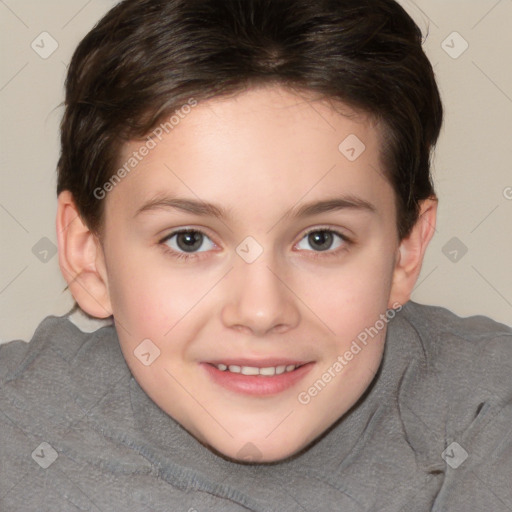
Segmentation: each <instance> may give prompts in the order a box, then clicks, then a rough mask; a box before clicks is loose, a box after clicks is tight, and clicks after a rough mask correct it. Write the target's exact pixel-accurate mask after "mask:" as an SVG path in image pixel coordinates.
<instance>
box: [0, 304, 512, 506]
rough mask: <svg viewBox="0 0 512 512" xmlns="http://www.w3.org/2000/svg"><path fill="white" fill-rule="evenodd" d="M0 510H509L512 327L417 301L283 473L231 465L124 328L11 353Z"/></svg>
mask: <svg viewBox="0 0 512 512" xmlns="http://www.w3.org/2000/svg"><path fill="white" fill-rule="evenodd" d="M0 510H1V511H2V512H11V511H23V512H30V511H47V510H48V511H52V512H58V511H85V510H90V511H96V512H98V511H101V512H107V511H119V512H128V511H177V512H195V511H197V512H207V511H208V512H209V511H222V512H229V511H242V510H253V511H261V512H263V511H279V512H288V511H290V512H291V511H342V512H352V511H354V512H356V511H379V512H399V511H403V512H406V511H407V512H416V511H418V512H419V511H421V512H425V511H439V512H441V511H442V512H471V511H475V512H501V511H503V512H505V511H508V512H510V511H512V329H511V328H510V327H507V326H505V325H502V324H499V323H496V322H494V321H492V320H491V319H489V318H486V317H483V316H475V317H471V318H466V319H463V318H459V317H458V316H456V315H454V314H453V313H451V312H450V311H448V310H446V309H443V308H439V307H432V306H424V305H420V304H417V303H414V302H409V303H407V304H406V305H405V306H404V308H403V309H402V310H401V311H400V312H399V313H398V314H397V315H396V317H395V318H394V319H393V320H392V321H391V322H390V324H389V325H388V332H387V337H386V345H385V351H384V357H383V360H382V363H381V366H380V369H379V372H378V373H377V374H376V376H375V378H374V380H373V382H372V384H371V385H370V387H369V388H368V390H367V391H366V392H365V393H364V395H363V396H362V397H361V399H360V400H359V401H358V402H357V403H356V404H355V405H354V406H353V407H352V409H351V410H350V411H349V412H348V413H346V414H345V415H344V416H343V417H342V418H341V419H340V420H338V422H337V423H336V424H335V425H334V426H333V427H331V428H330V429H329V430H328V431H327V432H325V433H324V434H323V435H322V436H321V437H320V438H319V439H317V440H316V441H315V442H314V443H313V444H312V445H310V446H309V447H308V448H307V449H306V450H303V451H302V452H301V453H300V454H298V455H296V456H294V457H291V458H289V459H287V460H284V461H281V462H277V463H270V464H258V463H254V464H251V463H234V462H232V461H228V460H226V459H224V458H222V457H220V456H218V455H216V454H214V453H213V452H211V451H210V450H209V449H208V448H206V447H205V446H203V445H202V444H201V443H199V442H198V441H197V440H196V439H195V438H194V437H193V436H192V435H190V434H189V433H188V432H187V431H186V430H185V429H183V428H182V427H181V426H180V425H179V424H178V423H177V422H176V421H174V420H173V419H172V418H171V417H169V416H168V415H167V414H166V413H165V412H163V411H162V410H161V409H160V408H159V407H158V406H157V405H156V404H155V403H153V402H152V400H151V399H150V398H149V397H148V396H147V395H146V394H145V392H144V391H143V390H142V389H141V388H140V386H139V385H138V384H137V382H136V381H135V379H134V378H133V377H132V375H131V373H130V371H129V369H128V367H127V365H126V363H125V361H124V359H123V355H122V353H121V350H120V347H119V341H118V338H117V335H116V331H115V328H114V327H113V326H107V327H103V328H101V329H99V330H97V331H96V332H94V333H84V332H82V331H81V330H79V329H78V328H77V327H76V326H75V325H73V324H72V323H71V322H70V321H69V319H68V318H66V317H48V318H46V319H45V320H44V321H43V322H42V323H41V324H40V325H39V327H38V328H37V331H36V332H35V334H34V337H33V338H32V340H31V342H30V343H26V342H23V341H20V340H18V341H13V342H10V343H7V344H5V345H2V346H0Z"/></svg>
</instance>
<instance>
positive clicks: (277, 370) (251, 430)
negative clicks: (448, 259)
mask: <svg viewBox="0 0 512 512" xmlns="http://www.w3.org/2000/svg"><path fill="white" fill-rule="evenodd" d="M344 112H345V113H350V114H352V115H350V116H345V115H341V114H340V113H339V111H337V110H334V109H333V108H332V105H328V104H327V103H324V102H321V101H312V100H310V101H306V98H305V96H299V95H296V94H294V93H292V92H291V91H287V90H286V89H282V88H278V87H262V88H258V89H251V90H249V91H248V92H244V93H241V94H239V95H238V96H235V97H230V98H217V99H213V100H209V101H207V102H204V103H199V104H198V105H197V106H195V107H193V108H191V111H190V112H189V113H188V114H187V115H184V116H183V119H180V122H179V124H177V125H176V126H175V127H174V129H172V131H169V133H168V134H165V132H164V136H162V137H161V140H159V139H158V138H154V140H155V144H156V145H155V147H153V148H152V149H150V150H149V151H148V154H147V155H146V156H144V157H143V158H141V159H140V161H139V162H138V163H137V165H136V167H135V168H134V169H133V170H131V171H130V173H129V174H128V175H127V176H126V177H124V178H123V179H122V180H121V181H120V182H119V183H118V184H116V185H115V186H114V187H113V189H112V190H111V191H110V192H109V193H108V194H107V196H106V198H105V199H104V200H105V201H106V205H105V224H104V228H105V231H104V233H105V235H104V238H103V240H102V250H103V254H104V263H105V270H106V275H107V283H108V294H109V297H110V302H111V307H112V311H113V316H114V320H115V323H116V329H117V332H118V335H119V341H120V344H121V348H122V351H123V354H124V357H125V358H126V361H127V364H128V365H129V367H130V369H131V371H132V373H133V375H134V377H135V378H136V380H137V381H138V383H139V384H140V386H141V387H142V388H143V389H144V390H145V392H146V393H147V394H148V395H149V396H150V397H151V399H152V400H153V401H154V402H155V403H156V404H157V405H158V406H160V408H161V409H163V410H164V411H165V412H166V413H168V414H169V415H170V416H172V417H173V418H174V419H175V420H177V421H178V422H179V423H180V424H181V425H183V427H185V428H186V429H187V430H188V431H189V432H190V433H191V434H192V435H193V436H195V437H196V438H197V439H198V440H199V441H200V442H202V443H203V444H205V445H207V446H208V447H210V448H211V449H212V450H213V451H215V452H217V453H219V454H221V455H223V456H226V457H228V458H232V459H236V460H242V459H250V458H252V459H253V460H258V461H260V462H268V461H276V460H280V459H284V458H286V457H288V456H291V455H293V454H295V453H296V452H298V451H299V450H301V449H302V448H304V447H306V446H307V445H308V444H309V443H311V442H312V441H313V440H314V439H315V438H317V437H318V436H319V435H320V434H321V433H322V432H324V431H325V430H326V429H327V428H328V427H329V426H331V425H332V424H333V423H334V422H335V421H336V420H338V419H339V418H340V417H341V416H342V415H343V414H344V413H345V412H346V411H347V410H348V409H349V408H350V407H351V406H352V405H353V404H354V403H355V402H356V401H357V399H358V398H359V397H360V396H361V395H362V393H363V392H364V390H365V389H366V388H367V387H368V385H369V384H370V382H371V380H372V378H373V377H374V375H375V373H376V371H377V369H378V367H379V364H380V362H381V358H382V353H383V346H384V338H385V333H386V323H387V321H386V319H387V317H386V316H385V313H386V310H387V309H388V308H391V307H395V308H396V304H395V305H394V306H393V294H392V286H391V285H392V278H393V271H394V267H395V263H396V257H397V248H398V246H399V242H398V238H397V231H396V211H395V205H394V193H393V190H392V188H391V186H390V185H389V183H388V182H387V181H386V180H385V179H384V178H383V176H382V174H381V173H382V172H383V170H382V166H381V163H380V160H379V131H378V127H377V126H375V125H374V124H372V123H371V122H370V121H369V120H368V119H367V118H366V117H364V116H363V115H356V114H355V113H354V112H352V111H350V109H348V108H347V107H344ZM347 137H348V139H347ZM356 137H357V138H356ZM344 141H345V142H344ZM362 144H364V147H363V146H362ZM141 145H142V144H141V142H140V141H139V142H131V143H130V144H128V145H127V146H126V147H125V148H124V151H123V155H122V158H121V159H122V160H123V161H126V160H128V159H129V158H130V157H131V156H133V152H134V151H138V150H139V149H140V147H141ZM362 149H364V150H363V151H362V152H361V150H362ZM369 332H371V335H369V334H368V333H369ZM365 338H366V339H365ZM363 340H364V341H363ZM356 347H358V348H356Z"/></svg>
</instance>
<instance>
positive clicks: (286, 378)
mask: <svg viewBox="0 0 512 512" xmlns="http://www.w3.org/2000/svg"><path fill="white" fill-rule="evenodd" d="M220 363H223V364H226V365H228V366H229V365H230V364H235V365H238V366H256V367H258V368H265V367H268V366H280V365H285V364H301V365H302V366H300V367H299V368H296V369H295V370H293V371H291V372H286V373H282V374H281V375H273V376H268V377H267V376H264V375H242V374H241V373H231V372H229V371H221V370H219V369H218V368H217V367H216V366H214V365H215V364H220ZM314 364H315V363H314V362H308V363H301V362H297V361H294V360H292V359H259V360H257V361H255V360H252V361H251V360H249V359H236V360H235V359H224V360H222V361H219V362H214V361H212V362H209V363H200V366H201V367H202V368H204V370H205V371H206V373H207V375H208V376H209V378H210V379H211V380H212V381H213V382H214V383H216V384H218V385H219V386H222V387H223V388H225V389H228V390H230V391H234V392H236V393H240V394H245V395H252V396H269V395H277V394H279V393H282V392H283V391H286V390H287V389H290V388H291V387H293V386H294V385H296V384H297V383H298V382H299V381H301V380H302V379H303V378H304V377H305V376H306V375H307V374H308V373H309V372H310V371H311V369H312V368H313V366H314Z"/></svg>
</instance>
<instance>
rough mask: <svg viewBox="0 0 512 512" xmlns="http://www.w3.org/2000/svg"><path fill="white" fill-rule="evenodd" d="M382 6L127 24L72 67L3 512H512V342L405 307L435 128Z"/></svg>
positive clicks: (0, 403)
mask: <svg viewBox="0 0 512 512" xmlns="http://www.w3.org/2000/svg"><path fill="white" fill-rule="evenodd" d="M421 39H422V38H421V33H420V31H419V29H418V27H417V26H416V25H415V24H414V22H413V21H412V20H411V18H410V17H409V16H408V15H407V14H406V13H405V11H404V10H403V9H402V8H401V7H400V6H399V5H398V4H397V3H395V1H394V0H369V1H366V2H361V1H360V0H338V1H329V0H319V1H317V2H310V1H307V0H287V1H281V0H223V1H220V0H201V1H199V0H151V1H150V0H125V1H124V2H122V3H120V4H119V5H117V6H116V7H114V8H113V9H112V10H111V11H110V12H109V13H108V14H107V15H106V16H105V17H104V18H103V19H102V20H101V21H100V22H99V23H98V24H97V26H96V27H95V28H94V29H93V30H92V31H91V32H90V33H89V34H88V35H87V36H86V37H85V39H84V40H83V41H82V42H81V43H80V45H79V47H78V49H77V50H76V52H75V54H74V56H73V59H72V62H71V64H70V67H69V71H68V77H67V82H66V103H65V106H66V110H65V114H64V118H63V121H62V125H61V133H62V139H61V142H62V146H61V149H62V151H61V157H60V160H59V164H58V194H59V195H58V214H57V233H58V242H59V263H60V267H61V269H62V272H63V275H64V277H65V279H66V280H67V282H68V285H69V289H70V291H71V293H72V294H73V296H74V298H75V300H76V303H77V304H78V306H79V307H80V308H81V310H83V311H84V312H85V313H86V314H88V315H90V316H91V317H95V318H104V319H109V318H110V319H111V320H112V322H113V323H112V325H107V326H105V327H103V328H101V329H99V330H97V331H95V332H93V333H85V332H82V331H81V330H79V329H78V328H77V327H76V326H75V325H74V324H73V323H71V322H70V320H69V318H68V317H66V316H65V317H48V318H46V319H45V320H44V321H43V322H42V323H41V325H40V326H39V327H38V329H37V331H36V333H35V334H34V337H33V339H32V341H31V342H30V343H29V344H25V343H23V342H21V341H14V342H11V343H9V344H6V345H4V346H1V347H0V382H1V391H0V412H1V414H0V424H1V425H0V428H1V430H0V432H1V437H0V455H1V460H2V465H1V470H0V509H1V510H5V511H11V510H13V511H14V510H22V511H32V510H53V511H56V510H94V511H111V510H112V511H114V510H116V511H141V510H151V511H169V510H171V511H187V510H188V511H235V510H236V511H239V510H240V511H241V510H253V511H272V510H276V511H277V510H279V511H302V510H304V511H305V510H309V511H313V510H315V511H317V510H321V511H333V510H343V511H363V510H365V511H370V510H371V511H376V510H379V511H389V512H397V511H406V510H407V511H427V510H432V511H448V510H449V511H450V512H456V511H461V512H462V511H464V512H466V511H488V510H492V511H505V510H512V494H511V490H510V480H511V478H510V477H511V472H512V437H511V430H510V425H511V422H512V380H511V373H510V370H511V361H512V337H511V336H512V329H510V328H509V327H507V326H505V325H502V324H499V323H497V322H494V321H492V320H491V319H489V318H485V317H483V316H475V317H471V318H466V319H463V318H460V317H458V316H456V315H454V314H453V313H451V312H450V311H448V310H446V309H443V308H439V307H432V306H424V305H420V304H417V303H414V302H412V301H410V300H409V298H410V294H411V291H412V289H413V287H414V284H415V282H416V280H417V278H418V275H419V272H420V269H421V264H422V260H423V256H424V254H425V250H426V248H427V246H428V243H429V241H430V239H431V237H432V235H433V232H434V227H435V223H436V206H437V200H436V196H435V192H434V188H433V185H432V182H431V177H430V171H429V162H430V155H431V151H432V149H433V147H434V145H435V143H436V140H437V138H438V135H439V131H440V127H441V121H442V106H441V102H440V98H439V92H438V89H437V86H436V83H435V79H434V74H433V71H432V67H431V65H430V63H429V61H428V60H427V58H426V56H425V54H424V53H423V51H422V48H421Z"/></svg>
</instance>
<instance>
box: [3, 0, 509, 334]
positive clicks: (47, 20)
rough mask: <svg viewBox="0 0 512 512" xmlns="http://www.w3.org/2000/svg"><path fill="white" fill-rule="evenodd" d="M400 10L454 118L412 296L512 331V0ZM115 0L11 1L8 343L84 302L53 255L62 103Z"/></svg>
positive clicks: (7, 11)
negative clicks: (75, 66)
mask: <svg viewBox="0 0 512 512" xmlns="http://www.w3.org/2000/svg"><path fill="white" fill-rule="evenodd" d="M401 3H402V5H403V6H404V7H405V8H406V9H407V10H408V12H409V13H410V14H411V15H412V16H413V17H414V18H415V20H416V21H417V22H418V23H419V24H420V27H421V28H422V30H423V32H424V34H426V33H427V31H428V37H427V39H426V43H425V48H426V51H427V53H428V55H429V57H430V59H431V61H432V62H433V64H434V65H435V71H436V74H437V77H438V82H439V86H440V89H441V94H442V97H443V101H444V106H445V115H446V118H445V125H444V129H443V132H442V134H441V139H440V142H439V144H438V149H437V152H436V156H435V161H434V178H435V182H436V186H437V192H438V195H439V199H440V208H439V217H438V226H437V232H436V235H435V237H434V239H433V241H432V243H431V245H430V247H429V249H428V252H427V256H426V260H425V262H424V265H423V270H422V274H421V276H420V279H419V280H418V283H417V286H416V289H415V291H414V294H413V300H416V301H418V302H422V303H426V304H439V305H442V306H445V307H447V308H449V309H451V310H452V311H454V312H455V313H457V314H459V315H461V316H468V315H473V314H479V313H480V314H485V315H487V316H490V317H491V318H494V319H496V320H498V321H501V322H503V323H507V324H512V270H511V262H512V58H511V52H512V32H511V31H510V26H512V0H499V1H498V0H458V1H456V0H449V1H447V0H415V1H413V0H402V1H401ZM114 4H115V2H114V1H112V0H89V1H85V0H67V1H66V2H62V1H60V0H59V1H57V0H45V1H44V2H40V1H36V0H0V24H1V27H0V42H1V46H0V48H1V56H2V59H1V66H0V109H1V120H0V130H1V132H0V141H1V142H0V144H1V153H0V154H1V156H0V165H1V175H0V176H1V182H0V183H1V185H0V229H1V260H0V342H2V341H8V340H11V339H15V338H20V339H30V337H31V335H32V333H33V331H34V330H35V328H36V326H37V325H38V323H39V322H40V321H41V320H42V319H43V318H44V317H45V316H47V315H50V314H58V315H61V314H64V313H65V312H67V311H68V309H69V308H70V307H71V305H72V303H73V302H72V299H71V297H70V295H69V294H68V292H64V293H63V289H64V287H65V282H64V280H63V278H62V276H61V274H60V271H59V268H58V261H57V256H56V255H55V254H53V252H52V250H54V248H55V245H56V236H55V228H54V217H55V212H56V195H55V182H56V180H55V167H56V163H57V159H58V151H59V147H58V124H59V121H60V117H61V115H62V108H61V107H59V104H60V103H61V101H62V100H63V82H64V78H65V73H66V66H67V63H68V62H69V60H70V57H71V55H72V52H73V50H74V48H75V47H76V45H77V44H78V42H79V41H80V39H81V38H82V37H83V36H84V35H85V34H86V32H87V31H88V30H89V29H90V28H92V26H93V25H94V24H95V23H96V22H97V21H98V19H99V18H100V17H101V16H102V15H103V14H104V13H105V12H106V11H107V10H108V9H109V8H110V7H111V6H113V5H114ZM43 32H47V33H48V34H50V36H51V38H53V39H54V40H55V41H56V44H58V48H57V49H56V50H55V51H54V52H53V53H52V54H51V55H50V56H48V57H47V58H42V57H41V56H40V55H39V54H38V53H36V51H35V50H34V49H33V48H32V47H31V44H32V42H33V41H35V42H34V46H35V45H38V46H35V48H37V50H38V51H39V52H40V53H44V52H45V51H46V52H48V51H49V50H51V49H52V46H51V44H52V41H51V39H50V36H46V35H44V36H40V34H41V33H43ZM454 32H457V34H454ZM42 38H44V42H43V43H41V39H42ZM53 44H55V43H53ZM466 44H467V45H468V48H467V49H466V50H465V51H464V52H463V53H461V52H462V50H463V49H464V48H465V46H466ZM459 54H460V55H459ZM464 248H466V249H467V252H466V253H465V254H463V253H464V251H465V250H466V249H464Z"/></svg>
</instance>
